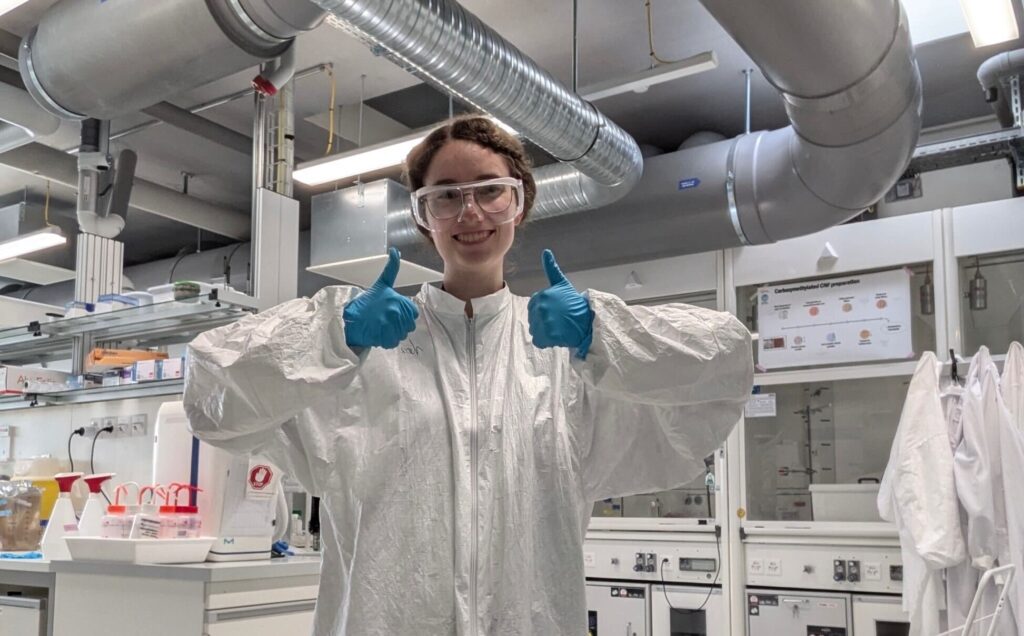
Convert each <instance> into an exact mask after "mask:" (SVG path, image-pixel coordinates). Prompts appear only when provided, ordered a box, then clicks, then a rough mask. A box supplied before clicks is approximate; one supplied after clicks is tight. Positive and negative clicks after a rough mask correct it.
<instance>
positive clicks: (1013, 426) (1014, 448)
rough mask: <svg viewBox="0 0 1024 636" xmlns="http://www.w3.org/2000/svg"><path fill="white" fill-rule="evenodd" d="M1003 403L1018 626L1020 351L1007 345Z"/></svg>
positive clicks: (1023, 530) (1023, 356) (1023, 354)
mask: <svg viewBox="0 0 1024 636" xmlns="http://www.w3.org/2000/svg"><path fill="white" fill-rule="evenodd" d="M1000 388H1001V389H1002V394H1003V402H1004V403H1005V405H1006V409H1007V411H1008V412H1009V416H1010V417H1009V419H1008V420H1006V425H1005V426H1004V427H1003V429H1002V435H1000V444H999V450H1000V457H1001V459H1002V462H1003V482H1004V489H1003V498H1004V499H1003V500H1004V502H1005V505H1006V526H1007V537H1008V539H1009V542H1010V546H1009V549H1010V562H1011V563H1013V564H1014V565H1015V566H1017V567H1016V578H1015V579H1014V582H1013V585H1012V587H1011V588H1010V594H1009V599H1010V607H1011V608H1013V614H1014V616H1016V617H1017V622H1018V624H1020V623H1022V622H1024V582H1022V581H1024V579H1022V578H1021V577H1024V347H1022V346H1021V345H1020V343H1019V342H1014V343H1012V344H1011V345H1010V349H1009V351H1007V353H1006V362H1005V363H1004V364H1003V377H1002V379H1001V380H1000Z"/></svg>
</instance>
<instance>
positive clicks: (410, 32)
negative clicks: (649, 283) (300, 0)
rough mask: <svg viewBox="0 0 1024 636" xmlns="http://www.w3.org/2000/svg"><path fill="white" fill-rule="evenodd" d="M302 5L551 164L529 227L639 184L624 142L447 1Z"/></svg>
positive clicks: (331, 0)
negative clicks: (496, 123)
mask: <svg viewBox="0 0 1024 636" xmlns="http://www.w3.org/2000/svg"><path fill="white" fill-rule="evenodd" d="M310 1H311V2H314V3H315V4H316V5H317V6H319V7H320V8H322V9H324V10H326V11H329V12H330V13H331V14H332V15H333V18H334V21H335V23H336V24H338V25H339V26H341V27H342V28H344V29H345V30H346V31H348V32H349V33H352V34H353V35H355V36H356V37H358V38H359V39H360V40H362V41H363V42H364V43H366V44H368V45H369V46H371V48H373V50H374V51H375V52H378V53H381V54H383V55H385V56H386V57H388V58H389V59H391V60H392V61H393V62H395V63H397V64H398V65H400V66H401V67H402V68H404V69H406V70H408V71H409V72H411V73H413V74H414V75H416V76H417V77H419V78H420V79H422V80H424V81H425V82H427V83H429V84H432V85H434V86H435V87H437V88H439V89H440V90H442V91H443V92H445V93H447V94H448V95H452V96H454V97H457V98H458V99H459V100H461V101H462V102H465V103H467V104H470V105H471V106H473V107H475V108H477V109H478V110H481V111H483V112H484V113H487V114H489V115H491V116H493V117H495V118H497V119H499V120H500V121H502V122H503V123H505V124H507V125H509V126H511V127H512V128H514V129H515V130H517V131H518V132H519V133H520V134H521V135H523V136H524V137H527V138H528V139H530V140H531V141H532V142H534V143H535V144H537V145H538V146H539V147H541V148H542V149H544V150H545V151H546V152H547V153H548V154H550V155H551V156H552V157H555V158H556V159H558V160H559V161H560V162H561V164H556V165H553V166H550V167H544V168H541V169H539V170H537V172H536V174H535V176H536V178H537V182H538V189H537V200H536V202H535V204H534V211H533V215H534V218H538V219H540V218H545V217H549V216H557V215H562V214H567V213H569V212H575V211H580V210H586V209H593V208H597V207H600V206H602V205H606V204H608V203H611V202H612V201H615V200H617V199H619V198H621V197H622V196H623V195H624V194H625V193H626V192H628V191H629V190H631V189H632V188H633V186H634V185H636V183H637V181H639V179H640V176H641V174H642V173H643V159H642V158H641V155H640V149H639V147H638V146H637V144H636V142H635V141H634V140H633V138H632V137H630V136H629V135H628V134H627V133H626V132H625V131H624V130H622V129H621V128H620V127H619V126H617V125H616V124H615V123H614V122H612V121H611V120H609V119H608V118H606V117H605V116H604V115H602V114H601V113H600V112H599V111H598V110H597V109H596V108H594V106H593V105H591V104H590V103H589V102H586V101H584V100H583V99H581V98H580V97H579V96H578V95H576V94H575V93H573V92H572V91H570V90H569V89H568V88H566V87H565V86H563V85H562V84H561V83H560V82H559V81H558V80H557V79H556V78H555V77H554V76H553V75H551V74H550V73H548V72H547V71H545V70H544V69H542V68H540V67H539V66H538V65H537V64H536V63H535V62H534V61H533V60H531V59H530V58H529V57H527V56H526V55H525V54H524V53H523V52H522V51H520V50H519V49H517V48H516V47H515V46H513V45H512V44H510V43H509V42H508V41H506V40H505V39H504V38H502V37H501V36H500V35H498V33H497V32H495V31H494V30H493V29H491V28H490V27H488V26H487V25H486V24H484V23H483V22H481V21H480V19H479V18H477V17H476V16H475V15H473V14H472V13H470V12H469V11H467V10H466V9H465V8H463V7H462V6H460V5H459V4H458V3H457V2H455V1H454V0H437V1H434V2H420V1H419V0H368V1H366V2H358V3H354V2H347V1H342V0H310Z"/></svg>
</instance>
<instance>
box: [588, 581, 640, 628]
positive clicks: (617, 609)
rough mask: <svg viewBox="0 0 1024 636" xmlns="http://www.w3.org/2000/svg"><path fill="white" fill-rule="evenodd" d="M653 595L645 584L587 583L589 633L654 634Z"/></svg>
mask: <svg viewBox="0 0 1024 636" xmlns="http://www.w3.org/2000/svg"><path fill="white" fill-rule="evenodd" d="M650 595H651V587H650V586H649V585H646V584H643V583H635V582H626V581H622V582H607V583H606V582H600V583H598V582H594V581H592V582H589V583H587V636H604V634H614V635H615V636H619V635H620V634H621V635H624V636H651V631H650V628H649V624H650V619H649V616H648V612H649V605H648V597H649V596H650Z"/></svg>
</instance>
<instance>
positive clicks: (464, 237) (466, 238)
mask: <svg viewBox="0 0 1024 636" xmlns="http://www.w3.org/2000/svg"><path fill="white" fill-rule="evenodd" d="M494 233H495V231H494V230H483V231H480V232H460V233H458V234H456V235H455V236H453V237H452V238H454V239H455V240H456V241H458V242H459V243H462V244H463V245H476V244H478V243H483V242H484V241H486V240H487V239H489V238H491V237H492V236H494Z"/></svg>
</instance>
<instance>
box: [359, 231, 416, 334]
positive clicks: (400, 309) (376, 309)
mask: <svg viewBox="0 0 1024 636" xmlns="http://www.w3.org/2000/svg"><path fill="white" fill-rule="evenodd" d="M401 264H402V255H401V254H399V253H398V250H396V249H395V248H393V247H392V248H391V249H390V250H389V251H388V264H387V265H386V266H385V267H384V271H383V272H381V275H380V278H378V279H377V282H376V283H374V284H373V286H372V287H370V288H369V289H367V290H366V291H364V292H363V293H361V294H359V295H358V296H356V298H355V300H353V301H352V302H350V303H349V304H348V305H346V306H345V311H344V313H343V314H342V318H344V320H345V342H346V344H348V346H349V347H352V348H357V347H382V348H384V349H394V348H395V347H397V346H398V343H400V342H402V341H403V340H405V337H406V336H408V335H409V334H410V333H412V331H413V330H414V329H416V319H417V318H419V316H420V312H419V310H418V309H416V305H415V304H414V303H413V302H412V301H411V300H409V299H408V298H406V297H405V296H402V295H401V294H399V293H398V292H396V291H395V289H394V287H395V279H396V278H398V268H399V267H400V266H401Z"/></svg>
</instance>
